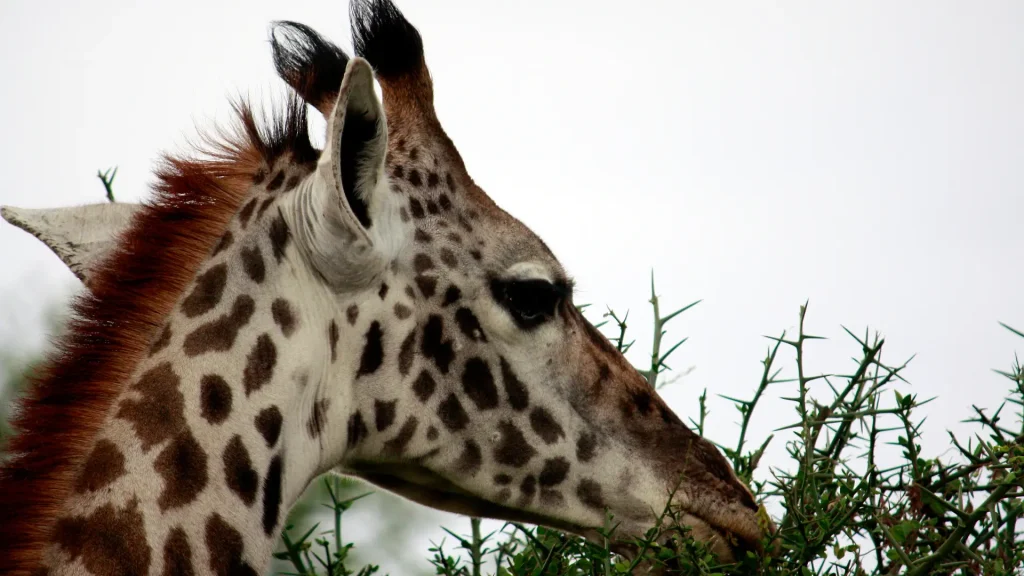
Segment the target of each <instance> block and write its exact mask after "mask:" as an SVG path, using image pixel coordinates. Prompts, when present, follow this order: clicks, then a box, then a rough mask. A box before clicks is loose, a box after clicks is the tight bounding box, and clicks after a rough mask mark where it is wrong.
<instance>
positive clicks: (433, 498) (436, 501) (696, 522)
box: [334, 462, 760, 575]
mask: <svg viewBox="0 0 1024 576" xmlns="http://www.w3.org/2000/svg"><path fill="white" fill-rule="evenodd" d="M334 472H335V473H339V474H343V475H346V476H354V477H357V478H360V479H362V480H365V481H367V482H369V483H371V484H373V485H375V486H378V487H380V488H383V489H385V490H387V491H389V492H392V493H395V494H398V495H399V496H402V497H404V498H406V499H408V500H412V501H413V502H416V503H418V504H422V505H424V506H428V507H430V508H434V509H438V510H443V511H445V512H452V513H455V514H462V515H465V516H474V517H478V518H491V519H496V520H505V521H509V522H521V523H527V524H535V525H540V526H546V527H548V528H554V529H557V530H562V531H564V532H569V533H572V534H577V535H579V536H582V537H584V538H586V539H588V540H590V541H592V542H595V543H598V544H601V543H603V542H604V537H603V536H602V534H601V529H600V528H597V527H591V526H581V525H578V524H574V523H572V522H567V521H565V520H560V519H558V518H555V517H553V516H548V515H545V514H543V513H539V512H532V511H528V510H522V509H518V508H512V507H510V506H506V505H503V504H498V503H495V502H491V501H489V500H485V499H483V498H480V497H479V496H476V495H474V494H471V493H469V492H467V491H466V490H464V489H463V488H461V487H459V486H458V485H456V484H455V483H453V482H451V481H450V480H448V479H446V478H444V477H443V476H441V475H439V474H437V473H436V472H434V471H432V470H430V469H428V468H426V467H424V466H420V465H410V464H407V463H406V464H398V463H380V462H373V463H370V462H359V463H353V464H351V465H349V466H347V467H346V468H345V469H335V470H334ZM680 520H681V521H682V524H683V525H685V526H688V527H689V528H690V531H691V532H690V533H691V535H692V536H693V537H694V539H695V540H698V541H700V542H703V543H704V544H705V546H707V548H708V549H709V550H710V551H711V552H712V553H714V554H715V556H717V557H718V560H719V561H720V562H722V563H729V562H734V561H737V560H738V559H739V558H742V557H743V556H744V555H745V554H746V552H747V551H755V552H756V551H758V550H759V549H760V545H759V543H757V542H749V541H746V540H744V539H742V538H739V537H737V536H736V535H735V534H734V533H733V532H731V531H729V530H727V529H724V528H720V527H717V526H715V525H714V524H712V523H711V522H709V521H707V520H705V519H703V518H701V517H699V516H696V515H694V514H689V513H684V514H683V515H682V517H681V518H680ZM650 527H651V526H650V525H648V524H646V523H643V522H642V521H640V520H625V521H622V522H621V523H620V524H619V533H620V534H623V536H624V538H623V539H621V540H617V541H613V542H612V543H611V544H610V548H611V550H612V552H615V553H616V554H619V555H621V556H623V557H624V558H627V559H629V560H632V559H633V558H635V557H636V554H637V552H638V548H637V545H636V544H635V543H634V540H633V539H634V538H636V537H639V536H641V535H642V534H643V533H644V532H645V531H646V530H647V529H649V528H650ZM649 568H651V569H653V570H654V571H653V572H651V573H652V574H663V575H669V574H677V573H679V572H677V571H675V570H673V569H671V567H669V568H666V567H664V566H659V567H649Z"/></svg>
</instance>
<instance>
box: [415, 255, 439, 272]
mask: <svg viewBox="0 0 1024 576" xmlns="http://www.w3.org/2000/svg"><path fill="white" fill-rule="evenodd" d="M412 268H413V270H415V271H416V273H417V274H422V273H424V272H426V271H427V270H433V268H434V261H433V260H431V259H430V256H427V255H426V254H417V255H416V256H415V257H413V259H412Z"/></svg>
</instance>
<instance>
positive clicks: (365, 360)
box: [356, 320, 384, 378]
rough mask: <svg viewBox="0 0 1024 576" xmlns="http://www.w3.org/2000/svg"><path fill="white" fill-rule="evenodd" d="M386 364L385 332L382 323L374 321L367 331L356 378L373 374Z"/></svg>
mask: <svg viewBox="0 0 1024 576" xmlns="http://www.w3.org/2000/svg"><path fill="white" fill-rule="evenodd" d="M383 363H384V331H383V330H381V327H380V322H378V321H376V320H374V321H373V322H372V323H371V324H370V328H369V329H368V330H367V331H366V345H365V346H363V354H362V356H360V358H359V369H358V370H357V371H356V377H357V378H358V377H359V376H366V375H369V374H373V373H374V372H376V371H377V369H378V368H380V366H381V364H383Z"/></svg>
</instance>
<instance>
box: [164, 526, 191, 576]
mask: <svg viewBox="0 0 1024 576" xmlns="http://www.w3.org/2000/svg"><path fill="white" fill-rule="evenodd" d="M195 573H196V570H195V567H194V566H193V565H192V547H191V546H189V543H188V534H186V533H185V529H184V528H182V527H181V526H175V527H174V528H173V529H172V530H171V533H170V534H168V535H167V540H165V541H164V571H163V576H195Z"/></svg>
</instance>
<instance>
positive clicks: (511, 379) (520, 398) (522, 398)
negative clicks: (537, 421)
mask: <svg viewBox="0 0 1024 576" xmlns="http://www.w3.org/2000/svg"><path fill="white" fill-rule="evenodd" d="M501 381H502V383H503V384H504V385H505V394H506V395H507V397H508V403H509V404H510V405H511V406H512V409H513V410H516V411H519V412H522V411H523V410H526V407H527V406H529V405H530V392H529V391H528V390H527V389H526V386H525V385H523V383H522V382H520V381H519V378H518V377H516V373H515V372H514V371H513V370H512V366H511V365H509V363H508V360H505V357H504V356H502V357H501Z"/></svg>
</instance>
